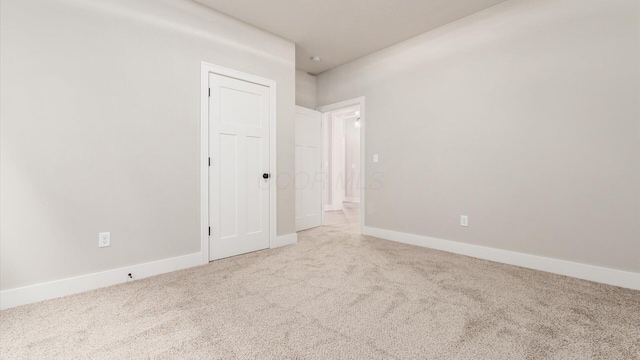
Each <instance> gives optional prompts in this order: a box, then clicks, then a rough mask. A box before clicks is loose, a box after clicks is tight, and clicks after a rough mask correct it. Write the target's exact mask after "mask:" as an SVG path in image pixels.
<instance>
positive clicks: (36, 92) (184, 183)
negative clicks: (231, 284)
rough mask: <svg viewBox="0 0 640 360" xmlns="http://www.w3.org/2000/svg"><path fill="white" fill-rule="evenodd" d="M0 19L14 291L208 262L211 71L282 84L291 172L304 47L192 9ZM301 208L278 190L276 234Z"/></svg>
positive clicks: (47, 6)
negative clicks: (205, 186) (105, 240)
mask: <svg viewBox="0 0 640 360" xmlns="http://www.w3.org/2000/svg"><path fill="white" fill-rule="evenodd" d="M0 13H1V21H0V24H1V31H0V33H1V39H0V40H1V43H2V47H1V72H2V76H1V83H0V90H1V103H2V108H1V113H0V115H1V146H2V148H1V150H2V153H1V188H0V190H1V198H2V201H1V223H2V226H1V230H0V237H1V240H0V241H1V242H0V247H1V250H2V251H1V255H0V264H1V269H0V274H1V281H0V282H1V288H2V290H6V289H12V288H16V287H21V286H25V285H30V284H36V283H41V282H45V281H50V280H56V279H61V278H66V277H71V276H76V275H81V274H87V273H93V272H97V271H102V270H107V269H113V268H119V267H123V266H127V265H133V264H138V263H144V262H148V261H153V260H158V259H164V258H170V257H175V256H179V255H183V254H189V253H194V252H198V251H199V250H200V236H199V228H200V224H199V222H200V214H199V211H200V210H199V209H200V208H199V206H200V205H199V204H200V180H199V176H200V164H199V160H200V93H199V92H200V63H201V61H206V62H210V63H214V64H217V65H221V66H225V67H229V68H233V69H236V70H239V71H243V72H247V73H250V74H254V75H258V76H261V77H265V78H269V79H273V80H275V81H276V82H277V85H278V88H277V92H278V93H277V121H278V123H277V138H278V144H277V161H278V163H277V171H278V173H288V174H292V173H293V171H294V141H293V140H294V126H293V125H294V124H293V122H294V99H295V60H294V58H295V49H294V44H293V43H291V42H289V41H285V40H283V39H280V38H277V37H275V36H274V35H271V34H268V33H266V32H263V31H260V30H257V29H255V28H252V27H250V26H248V25H245V24H242V23H240V22H238V21H236V20H233V19H231V18H228V17H226V16H223V15H221V14H219V13H216V12H214V11H211V10H209V9H208V8H205V7H203V6H200V5H198V4H197V3H195V2H192V1H187V0H161V1H158V0H138V1H128V0H98V1H84V0H2V8H1V11H0ZM294 196H295V194H294V189H293V186H292V185H291V184H290V183H288V182H286V181H283V182H282V183H281V184H279V187H278V199H277V200H278V234H281V235H282V234H289V233H292V232H293V231H294V225H295V224H294ZM102 231H110V232H111V247H109V248H105V249H99V248H98V246H97V239H98V232H102Z"/></svg>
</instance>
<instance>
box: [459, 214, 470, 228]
mask: <svg viewBox="0 0 640 360" xmlns="http://www.w3.org/2000/svg"><path fill="white" fill-rule="evenodd" d="M460 226H469V217H468V216H467V215H460Z"/></svg>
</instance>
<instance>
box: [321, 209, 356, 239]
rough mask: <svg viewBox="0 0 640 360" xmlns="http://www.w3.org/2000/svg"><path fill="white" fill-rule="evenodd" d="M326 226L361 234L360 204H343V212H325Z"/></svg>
mask: <svg viewBox="0 0 640 360" xmlns="http://www.w3.org/2000/svg"><path fill="white" fill-rule="evenodd" d="M324 226H326V227H329V228H332V229H336V230H341V231H344V232H347V233H351V234H360V204H358V203H353V202H343V203H342V210H332V211H325V212H324Z"/></svg>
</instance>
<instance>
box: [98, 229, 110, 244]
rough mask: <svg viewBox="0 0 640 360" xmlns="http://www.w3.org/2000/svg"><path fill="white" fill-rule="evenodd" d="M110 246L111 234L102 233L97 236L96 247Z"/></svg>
mask: <svg viewBox="0 0 640 360" xmlns="http://www.w3.org/2000/svg"><path fill="white" fill-rule="evenodd" d="M107 246H111V233H110V232H103V233H100V234H98V247H107Z"/></svg>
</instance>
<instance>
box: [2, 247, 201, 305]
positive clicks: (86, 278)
mask: <svg viewBox="0 0 640 360" xmlns="http://www.w3.org/2000/svg"><path fill="white" fill-rule="evenodd" d="M198 265H202V254H201V253H200V252H197V253H193V254H189V255H183V256H178V257H174V258H169V259H163V260H158V261H152V262H148V263H144V264H138V265H132V266H126V267H122V268H119V269H113V270H107V271H102V272H97V273H93V274H87V275H81V276H75V277H71V278H67V279H61V280H55V281H50V282H46V283H42V284H36V285H30V286H25V287H21V288H17V289H10V290H5V291H2V292H0V310H4V309H8V308H12V307H16V306H20V305H26V304H31V303H34V302H38V301H43V300H49V299H54V298H58V297H62V296H66V295H71V294H77V293H80V292H84V291H89V290H94V289H98V288H102V287H107V286H111V285H116V284H120V283H124V282H127V281H128V280H129V278H128V274H129V273H131V275H132V276H133V279H134V280H137V279H142V278H146V277H149V276H153V275H159V274H164V273H168V272H171V271H176V270H181V269H186V268H189V267H193V266H198Z"/></svg>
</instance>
